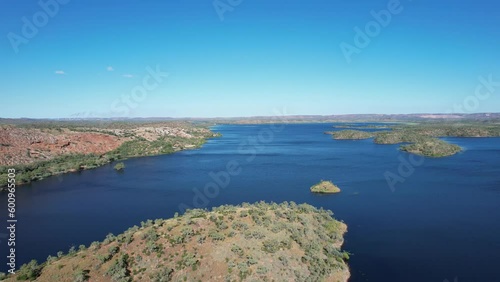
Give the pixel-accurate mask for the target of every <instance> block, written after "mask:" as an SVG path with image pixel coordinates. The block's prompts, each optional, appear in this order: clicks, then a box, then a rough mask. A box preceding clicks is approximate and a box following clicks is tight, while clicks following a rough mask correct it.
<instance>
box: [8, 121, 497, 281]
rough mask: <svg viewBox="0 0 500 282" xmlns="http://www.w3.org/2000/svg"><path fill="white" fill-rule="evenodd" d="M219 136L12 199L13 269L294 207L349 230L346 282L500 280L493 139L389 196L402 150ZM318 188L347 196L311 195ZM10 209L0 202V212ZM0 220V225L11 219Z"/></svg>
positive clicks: (232, 130) (266, 134) (432, 167)
mask: <svg viewBox="0 0 500 282" xmlns="http://www.w3.org/2000/svg"><path fill="white" fill-rule="evenodd" d="M214 130H216V131H219V132H221V133H222V134H223V137H222V138H218V139H213V140H210V141H209V142H208V143H207V144H206V145H205V146H204V147H203V148H201V149H199V150H193V151H185V152H180V153H176V154H173V155H165V156H158V157H148V158H137V159H130V160H127V161H125V165H126V169H125V172H124V173H117V172H115V171H114V170H113V167H112V165H107V166H104V167H100V168H97V169H94V170H89V171H83V172H80V173H73V174H67V175H63V176H61V177H52V178H49V179H46V180H43V181H40V182H35V183H33V184H30V185H27V186H23V187H21V188H19V190H18V191H17V204H18V220H19V222H18V229H17V241H18V247H17V254H18V259H19V260H20V261H21V262H26V261H28V260H29V259H30V258H37V259H38V260H45V258H46V257H47V256H48V255H49V254H51V255H55V253H56V252H57V251H58V250H64V251H67V250H68V249H69V248H70V247H71V246H72V245H76V246H78V245H80V244H86V245H88V244H89V243H90V242H92V241H95V240H102V239H103V238H104V236H105V235H106V234H107V233H109V232H113V233H115V234H117V233H121V232H123V231H124V230H126V229H127V228H128V227H130V226H132V225H136V224H139V223H140V221H142V220H146V219H150V218H153V219H154V218H160V217H162V218H165V217H171V216H172V215H173V214H174V213H175V212H177V211H179V205H180V204H184V205H183V206H184V207H185V206H190V207H195V206H196V207H211V206H218V205H221V204H239V203H241V202H255V201H260V200H265V201H275V202H282V201H295V202H297V203H303V202H306V203H309V204H312V205H314V206H317V207H324V208H327V209H331V210H332V211H333V212H334V214H335V217H336V218H337V219H339V220H343V221H344V222H346V223H347V225H348V227H349V232H348V233H347V234H346V236H345V238H346V242H345V244H344V249H346V250H348V251H349V252H351V253H353V255H352V256H351V260H350V262H349V264H350V266H351V272H352V278H351V281H419V282H420V281H437V282H438V281H439V282H441V281H443V280H445V279H448V280H450V281H453V278H455V277H457V278H458V281H460V282H463V281H500V275H499V272H498V265H500V211H499V207H500V138H447V140H448V141H450V142H452V143H455V144H458V145H460V146H462V147H464V148H465V149H466V150H465V151H464V152H463V153H460V154H458V155H455V156H452V157H448V158H439V159H425V160H424V162H423V163H422V164H417V166H414V167H413V168H412V169H411V170H410V171H409V172H408V171H403V175H402V176H404V177H403V178H402V179H404V182H398V183H396V185H395V186H394V190H391V189H390V188H389V185H388V183H387V181H386V178H385V175H386V174H387V172H390V173H394V174H395V175H398V167H399V166H400V165H401V163H405V162H406V161H408V160H409V158H410V155H408V154H406V153H403V152H400V151H398V150H397V148H398V146H397V145H377V144H374V143H373V142H372V141H371V140H362V141H339V140H332V139H331V136H330V135H325V134H323V132H324V131H328V130H332V124H301V125H284V126H281V125H279V126H271V125H258V126H256V125H238V126H233V125H223V126H218V127H215V128H214ZM228 164H230V165H233V167H232V169H230V171H232V172H234V171H237V172H239V173H237V174H235V175H232V176H230V178H229V183H228V185H226V186H224V185H216V184H214V180H213V178H212V177H211V176H210V173H215V174H218V175H221V174H225V173H226V172H228V169H227V166H228ZM235 164H238V165H237V166H234V165H235ZM406 173H407V174H406ZM400 176H401V175H400ZM321 179H325V180H327V179H328V180H332V181H333V182H335V183H336V184H337V185H338V186H340V187H341V189H342V193H340V194H336V195H326V196H324V195H323V196H320V195H313V194H311V193H310V192H309V187H310V186H311V185H313V184H315V183H316V182H318V181H319V180H321ZM402 179H400V180H402ZM224 180H225V179H224ZM210 183H212V184H210ZM222 184H225V183H222ZM207 185H208V186H210V187H209V189H208V193H205V192H203V191H204V188H206V187H207ZM215 187H217V188H215ZM193 189H197V191H199V192H194V191H193ZM214 189H215V190H214ZM217 189H218V193H216V192H217V191H216V190H217ZM215 194H216V195H215ZM200 195H201V196H200ZM6 198H7V195H6V194H0V201H1V203H2V206H5V205H6ZM0 215H1V219H0V220H1V221H0V222H1V223H0V224H2V225H3V224H4V222H5V218H6V211H5V210H2V211H0ZM0 244H2V248H1V250H2V254H1V258H0V261H1V269H2V270H3V271H5V269H6V265H5V256H6V255H7V253H6V248H4V246H5V241H3V242H2V243H0Z"/></svg>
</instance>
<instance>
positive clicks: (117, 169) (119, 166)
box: [115, 162, 125, 171]
mask: <svg viewBox="0 0 500 282" xmlns="http://www.w3.org/2000/svg"><path fill="white" fill-rule="evenodd" d="M124 168H125V164H124V163H122V162H119V163H117V164H116V165H115V170H116V171H122V170H123V169H124Z"/></svg>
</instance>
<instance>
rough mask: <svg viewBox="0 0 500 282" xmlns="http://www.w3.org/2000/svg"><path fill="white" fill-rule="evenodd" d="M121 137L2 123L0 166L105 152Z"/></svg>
mask: <svg viewBox="0 0 500 282" xmlns="http://www.w3.org/2000/svg"><path fill="white" fill-rule="evenodd" d="M123 142H124V140H122V139H120V138H119V137H116V136H112V135H107V134H102V133H94V132H73V131H69V130H60V131H57V130H40V129H34V128H17V127H13V126H3V127H0V166H5V165H17V164H29V163H32V162H36V161H40V160H49V159H52V158H54V157H56V156H59V155H63V154H72V153H74V154H76V153H78V154H98V155H100V154H104V153H106V152H109V151H112V150H114V149H116V148H118V147H119V146H120V145H121V144H122V143H123Z"/></svg>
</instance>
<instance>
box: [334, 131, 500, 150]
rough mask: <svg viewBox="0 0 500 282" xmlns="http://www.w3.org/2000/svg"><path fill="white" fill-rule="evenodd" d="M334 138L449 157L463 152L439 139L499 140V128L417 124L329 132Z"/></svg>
mask: <svg viewBox="0 0 500 282" xmlns="http://www.w3.org/2000/svg"><path fill="white" fill-rule="evenodd" d="M326 133H329V134H333V135H334V138H335V139H360V138H361V137H366V136H370V137H371V136H374V137H375V138H374V142H375V143H377V144H400V143H409V144H403V145H401V147H400V149H401V150H402V151H406V152H408V153H412V154H417V155H422V156H426V157H446V156H451V155H454V154H456V153H458V152H460V151H461V150H462V148H460V147H459V146H457V145H454V144H450V143H448V142H446V141H443V140H440V139H438V138H440V137H499V136H500V126H499V125H497V124H479V123H477V124H471V123H466V124H462V123H422V124H416V125H397V126H392V130H391V131H378V132H365V131H359V130H342V131H336V132H326Z"/></svg>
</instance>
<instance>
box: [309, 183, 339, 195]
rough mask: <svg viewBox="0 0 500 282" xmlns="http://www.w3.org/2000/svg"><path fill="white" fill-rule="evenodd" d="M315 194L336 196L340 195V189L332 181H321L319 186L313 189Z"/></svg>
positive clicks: (314, 186)
mask: <svg viewBox="0 0 500 282" xmlns="http://www.w3.org/2000/svg"><path fill="white" fill-rule="evenodd" d="M311 192H313V193H323V194H334V193H339V192H340V188H339V187H337V186H336V185H335V184H333V183H332V182H331V181H325V180H321V182H319V183H318V184H315V185H313V186H312V187H311Z"/></svg>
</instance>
